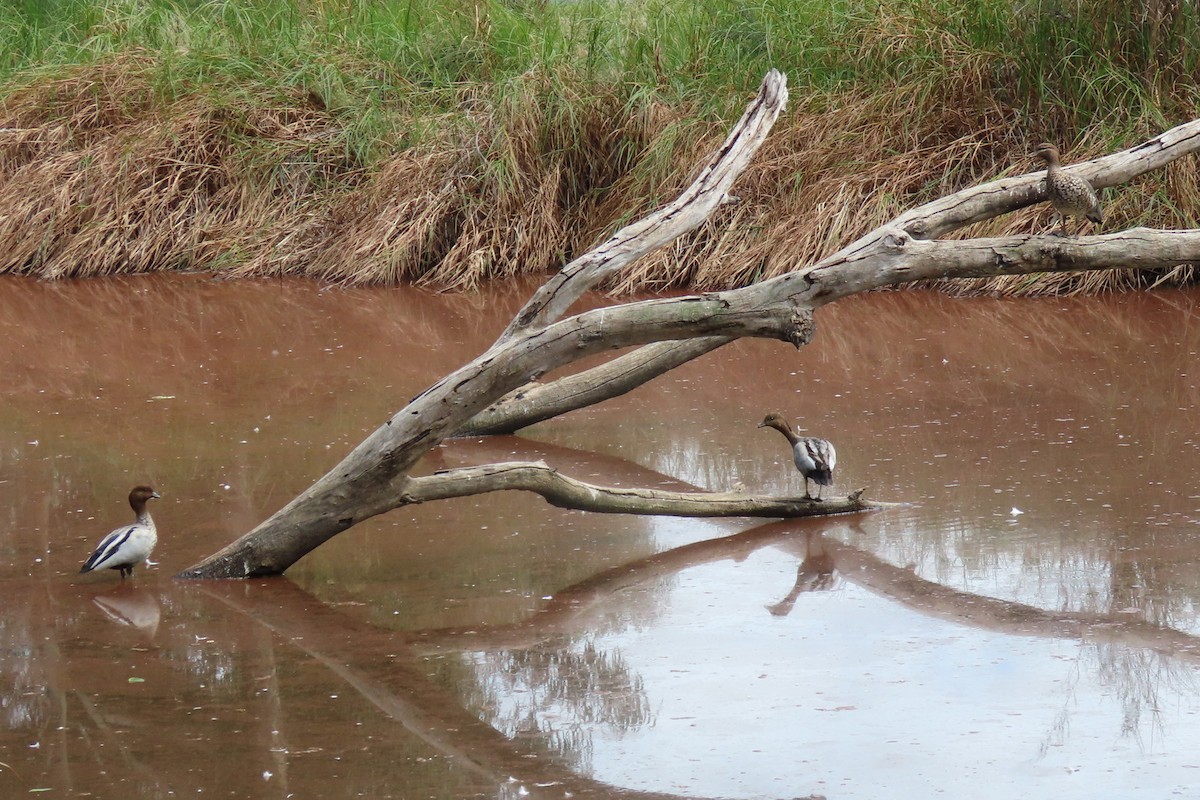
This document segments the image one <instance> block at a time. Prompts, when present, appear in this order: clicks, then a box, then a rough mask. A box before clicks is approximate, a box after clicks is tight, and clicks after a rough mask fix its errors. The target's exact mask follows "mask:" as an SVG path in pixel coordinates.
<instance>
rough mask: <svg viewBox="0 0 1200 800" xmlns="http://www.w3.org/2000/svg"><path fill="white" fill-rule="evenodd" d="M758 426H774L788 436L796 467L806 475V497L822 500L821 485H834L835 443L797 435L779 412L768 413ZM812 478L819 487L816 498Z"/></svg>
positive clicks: (807, 498)
mask: <svg viewBox="0 0 1200 800" xmlns="http://www.w3.org/2000/svg"><path fill="white" fill-rule="evenodd" d="M758 427H760V428H774V429H775V430H777V431H779V432H780V433H782V434H783V435H784V436H786V437H787V440H788V442H789V443H790V444H791V445H792V461H794V462H795V463H796V469H798V470H800V474H801V475H803V476H804V498H805V499H806V500H820V499H821V489H820V487H822V486H831V485H833V468H834V467H835V466H837V451H835V450H834V449H833V445H832V444H830V443H829V442H828V441H827V440H825V439H818V438H816V437H813V436H799V435H797V434H796V432H795V431H793V430H792V426H791V425H790V424H788V421H787V420H786V419H784V418H783V415H782V414H780V413H778V412H772V413H770V414H767V416H766V417H764V418H763V421H762V422H760V423H758ZM810 480H811V481H812V482H814V483H815V484H817V487H818V488H817V496H816V497H815V498H814V497H813V496H812V495H811V494H809V492H808V482H809V481H810Z"/></svg>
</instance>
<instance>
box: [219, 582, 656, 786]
mask: <svg viewBox="0 0 1200 800" xmlns="http://www.w3.org/2000/svg"><path fill="white" fill-rule="evenodd" d="M202 591H203V592H204V593H205V594H207V595H210V596H212V597H214V598H216V599H218V600H220V601H222V602H224V603H226V604H228V605H229V606H231V607H233V608H235V609H237V610H238V611H240V612H242V613H243V614H245V615H246V618H247V619H248V620H252V621H253V622H254V623H256V624H258V625H262V626H264V627H265V628H267V629H268V630H270V631H272V632H273V633H275V634H276V635H278V636H279V637H280V638H281V639H282V640H283V641H285V642H287V643H288V644H289V645H291V646H293V647H296V648H298V649H299V650H301V651H302V652H304V653H306V654H307V655H308V656H309V657H310V658H312V659H313V660H314V661H316V662H317V663H320V664H322V665H323V666H325V667H326V668H327V669H329V670H330V671H331V672H333V673H334V674H335V675H337V676H338V677H339V678H341V679H342V680H344V681H345V682H346V684H347V685H348V686H349V687H351V688H352V689H354V690H355V691H356V692H358V694H359V695H360V696H361V697H362V698H363V699H364V700H366V701H367V702H368V703H370V704H371V705H373V706H375V708H377V709H379V711H381V712H382V713H383V714H385V715H386V716H388V717H390V718H391V719H394V720H395V721H397V722H399V723H400V724H401V725H403V726H404V728H405V729H406V730H408V731H410V732H411V733H412V734H414V735H415V736H417V737H419V738H420V739H421V740H423V741H424V742H426V743H427V744H429V745H430V746H432V747H434V748H435V749H437V750H438V751H440V752H442V753H444V754H445V755H446V756H448V757H449V758H450V759H452V760H453V761H454V763H455V764H457V765H458V766H459V767H460V768H462V769H463V770H465V771H466V772H467V773H468V774H471V775H474V776H476V777H480V778H483V779H484V780H487V781H490V782H493V783H494V784H495V785H496V786H497V794H498V796H509V795H512V796H517V795H519V796H521V797H528V798H534V800H537V798H560V797H576V798H604V799H605V800H609V799H611V800H674V798H677V797H678V796H677V795H671V794H661V793H656V792H639V791H633V790H623V789H620V788H616V787H612V786H608V785H606V784H603V783H600V782H597V781H593V780H590V779H588V778H581V777H579V776H578V775H575V774H574V773H572V772H571V771H570V770H569V769H567V768H566V767H564V766H562V765H561V764H559V763H557V762H556V761H555V760H554V759H548V758H531V757H530V756H531V754H530V753H529V752H528V751H527V750H526V749H522V743H521V742H520V741H519V740H518V741H513V740H510V739H508V738H506V737H505V736H504V735H502V734H501V733H500V732H498V731H497V730H496V729H494V728H492V727H490V726H489V725H486V724H484V723H483V722H481V721H480V720H479V719H478V718H477V717H476V716H474V715H472V714H470V713H468V712H467V711H465V710H464V709H463V708H462V704H461V703H460V702H459V700H458V698H457V697H456V696H455V695H454V694H452V693H450V692H448V691H445V690H443V689H441V688H440V687H438V686H437V685H436V684H435V683H434V682H433V681H431V680H430V678H429V675H428V667H427V665H425V664H422V663H420V659H419V658H417V657H416V654H415V653H414V652H413V651H412V650H411V649H410V648H408V647H406V646H405V644H404V641H403V638H404V637H403V635H401V634H397V633H395V632H392V631H386V630H381V629H378V628H375V627H372V626H370V625H367V624H365V623H362V622H358V621H357V620H354V619H352V618H350V617H347V616H345V615H343V614H341V613H339V612H337V611H334V610H333V609H330V608H328V607H326V606H325V605H323V604H322V603H321V602H320V601H318V600H316V599H315V598H314V597H312V596H311V595H308V594H307V593H305V592H304V591H302V590H301V589H299V588H297V587H296V586H295V585H294V584H292V583H290V582H288V581H286V580H274V581H263V582H259V583H253V584H246V585H240V584H239V585H224V584H219V583H212V584H208V585H206V586H204V587H203V589H202ZM511 776H517V777H516V778H515V779H514V778H513V777H511ZM513 780H516V781H517V783H516V784H512V783H511V782H512V781H513Z"/></svg>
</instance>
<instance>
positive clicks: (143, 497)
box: [129, 485, 162, 510]
mask: <svg viewBox="0 0 1200 800" xmlns="http://www.w3.org/2000/svg"><path fill="white" fill-rule="evenodd" d="M160 497H162V495H160V494H159V493H158V492H156V491H154V489H153V488H152V487H150V486H145V485H142V486H135V487H133V491H131V492H130V493H129V505H131V506H133V508H134V509H135V510H137V509H142V508H145V507H146V501H147V500H155V499H158V498H160Z"/></svg>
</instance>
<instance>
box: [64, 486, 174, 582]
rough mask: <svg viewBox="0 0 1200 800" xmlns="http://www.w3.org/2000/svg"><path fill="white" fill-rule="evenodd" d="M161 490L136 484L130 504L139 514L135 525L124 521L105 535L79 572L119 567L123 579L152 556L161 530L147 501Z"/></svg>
mask: <svg viewBox="0 0 1200 800" xmlns="http://www.w3.org/2000/svg"><path fill="white" fill-rule="evenodd" d="M159 496H160V495H159V493H158V492H156V491H154V489H152V488H151V487H149V486H135V487H133V491H131V492H130V493H129V506H130V507H131V508H132V509H133V513H134V514H136V515H137V519H136V520H134V522H133V524H132V525H122V526H121V527H120V528H117V529H116V530H115V531H113V532H112V533H110V534H108V535H107V536H105V537H104V538H103V539H102V540H101V541H100V544H99V546H97V547H96V550H95V552H93V553H92V554H91V555H90V556H88V560H87V561H85V562H83V567H82V568H81V569H80V570H79V572H80V573H84V572H91V571H92V570H94V569H116V570H120V571H121V579H122V580H124V579H125V576H126V575H132V574H133V567H134V565H135V564H138V563H139V562H141V561H145V560H146V559H147V558H148V557H149V556H150V551H151V550H153V549H154V545H156V544H157V543H158V531H157V530H155V528H154V520H153V519H151V518H150V512H149V511H147V510H146V503H147V501H149V500H153V499H155V498H157V497H159Z"/></svg>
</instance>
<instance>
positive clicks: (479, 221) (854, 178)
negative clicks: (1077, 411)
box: [0, 0, 1200, 291]
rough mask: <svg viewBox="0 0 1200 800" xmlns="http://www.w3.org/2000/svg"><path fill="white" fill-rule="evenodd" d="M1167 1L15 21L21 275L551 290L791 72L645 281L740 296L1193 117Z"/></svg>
mask: <svg viewBox="0 0 1200 800" xmlns="http://www.w3.org/2000/svg"><path fill="white" fill-rule="evenodd" d="M1145 2H1146V8H1143V7H1141V5H1140V4H1136V6H1135V5H1134V4H1121V3H1117V2H1107V1H1106V2H1100V3H1091V4H1082V3H1080V4H1077V3H1074V2H1067V1H1066V0H1064V1H1063V2H1057V3H1054V2H1047V3H1042V4H1040V5H1038V4H1021V5H1018V4H1013V3H1011V2H1008V0H985V1H984V2H978V3H970V4H963V3H956V2H941V1H940V0H907V1H905V0H884V2H882V3H880V2H878V0H874V1H873V2H868V0H820V2H816V1H815V0H811V1H808V2H806V1H805V0H800V1H799V2H797V0H765V1H764V0H760V2H756V3H753V4H750V3H740V2H735V0H689V1H688V2H684V0H633V2H627V3H622V4H619V3H613V2H593V0H581V1H580V2H572V3H538V2H535V1H534V0H529V1H528V2H521V0H508V1H507V2H497V1H496V0H492V1H491V2H489V1H488V0H475V2H474V3H473V4H470V3H465V2H462V0H459V1H458V2H446V1H445V0H427V2H423V3H416V2H405V1H404V0H401V2H396V0H361V1H360V2H350V0H327V1H325V2H321V1H320V0H309V1H308V2H304V1H303V0H270V1H268V0H254V1H252V0H227V2H198V1H196V2H187V1H186V0H173V1H172V0H108V1H107V2H81V1H80V0H40V1H39V2H26V3H15V4H6V5H4V6H3V7H2V8H0V129H2V130H0V176H2V178H3V180H2V181H0V272H17V273H26V274H33V275H40V276H46V277H64V276H75V275H92V274H106V273H113V272H121V271H144V270H165V269H187V270H197V269H203V270H214V271H218V272H220V273H222V274H232V275H253V274H257V275H274V274H283V273H290V274H305V275H311V276H314V277H319V278H323V279H329V280H337V281H350V282H361V283H393V282H397V281H417V282H422V283H428V284H430V285H437V286H450V287H464V286H472V285H475V284H477V283H479V282H481V281H484V280H488V279H491V278H495V277H503V276H506V275H511V274H514V273H517V272H528V271H545V270H550V269H554V268H555V267H557V266H558V265H560V264H561V263H562V261H563V260H564V259H566V258H569V257H570V256H571V255H573V254H575V253H578V252H580V251H581V250H582V249H585V248H587V247H588V246H589V245H591V244H593V243H594V242H595V241H596V240H597V239H598V238H599V237H600V236H602V235H603V234H604V233H605V232H607V231H610V230H612V229H613V228H614V227H615V226H617V225H619V224H621V223H622V222H623V221H627V220H628V219H629V218H630V217H631V216H633V215H635V214H638V213H641V212H643V211H645V210H647V209H649V208H652V207H654V206H655V205H656V204H658V203H660V202H662V201H663V200H664V199H666V198H669V197H670V196H671V195H672V193H673V192H674V191H675V190H677V189H678V188H679V187H681V186H682V185H684V184H686V183H687V181H688V180H689V176H690V173H691V171H692V168H693V167H694V166H695V165H696V163H697V162H698V161H699V159H700V158H701V157H702V155H703V154H704V153H705V152H706V151H707V150H709V149H710V148H712V147H713V146H714V145H715V144H716V143H717V142H719V140H720V139H721V138H722V137H723V136H724V134H725V132H726V130H727V127H728V125H729V123H730V122H731V121H732V120H734V119H736V117H737V116H738V114H739V113H740V112H741V109H742V107H743V106H744V104H745V102H746V100H747V99H748V97H749V95H750V94H751V93H752V92H753V90H754V89H755V88H756V87H757V85H758V82H759V80H760V79H761V77H762V75H763V74H764V73H765V72H766V70H767V69H769V68H771V67H778V68H780V69H782V70H784V71H785V72H787V73H788V75H789V79H790V85H791V91H792V103H791V108H790V110H789V112H788V113H787V114H786V115H785V117H784V118H782V119H781V121H780V123H779V125H778V126H777V127H776V132H775V133H774V135H773V137H772V139H771V141H770V142H769V143H768V145H767V147H766V148H765V149H764V150H763V151H762V153H761V154H760V157H759V159H758V161H757V162H756V163H755V164H754V165H753V166H752V168H751V169H750V170H749V171H748V173H747V174H746V175H745V176H744V178H743V179H742V181H741V182H740V184H739V186H738V189H737V191H738V194H739V195H740V196H741V197H742V198H743V199H744V200H745V202H743V203H742V204H739V205H738V206H735V207H732V208H730V209H729V210H726V211H723V212H721V214H720V215H719V216H718V218H716V219H714V221H713V224H712V226H711V227H710V228H709V229H706V230H704V231H702V232H701V233H699V234H697V235H695V236H693V237H691V238H689V239H688V240H687V241H684V242H681V243H679V244H677V245H676V246H675V247H674V248H671V249H670V250H669V251H668V252H664V253H661V254H659V255H658V256H657V257H654V258H652V259H647V260H646V262H645V263H643V264H641V265H640V267H639V269H638V270H637V272H636V273H635V274H631V275H630V276H628V278H627V282H626V284H625V285H626V286H627V287H630V288H633V287H639V288H640V287H648V288H660V287H665V286H678V285H693V286H696V287H700V288H713V287H724V286H732V285H737V284H742V283H745V282H748V281H751V280H754V279H755V278H758V277H761V276H764V275H770V274H777V273H779V272H782V271H786V270H787V269H790V268H793V267H794V266H795V265H797V264H802V263H805V262H807V261H810V260H812V259H814V258H816V257H819V256H820V255H821V254H824V253H827V252H829V251H830V250H832V249H835V248H836V247H837V246H839V245H840V244H843V243H845V242H846V241H848V240H850V239H851V238H852V237H854V236H855V235H857V234H859V233H861V232H863V231H865V230H867V229H870V228H872V227H875V226H876V225H878V224H880V223H882V222H884V221H886V220H887V219H888V218H890V217H892V216H894V215H895V214H897V213H899V212H900V211H902V210H903V209H905V208H907V207H909V206H911V205H914V204H916V203H920V202H923V201H926V200H929V199H932V198H933V197H936V196H938V195H941V194H944V193H946V192H948V191H953V190H955V189H957V188H961V187H963V186H967V185H970V184H972V183H976V182H979V181H981V180H986V179H989V178H991V177H994V176H996V175H998V174H1003V173H1006V172H1008V173H1015V172H1024V171H1027V170H1029V169H1031V168H1033V166H1034V165H1033V163H1032V162H1031V160H1030V159H1029V158H1028V149H1029V144H1030V143H1031V142H1034V141H1038V140H1041V139H1050V140H1053V141H1058V142H1060V143H1061V144H1062V146H1063V148H1064V150H1065V151H1066V152H1067V153H1068V154H1069V158H1071V159H1078V158H1083V157H1087V156H1090V155H1093V154H1097V153H1100V152H1104V151H1106V150H1109V149H1112V148H1115V147H1120V146H1127V145H1129V144H1132V143H1135V142H1137V141H1139V140H1141V139H1143V138H1146V137H1147V136H1150V135H1152V134H1154V133H1156V132H1158V131H1160V130H1161V129H1163V128H1165V127H1168V126H1170V125H1172V124H1176V123H1178V122H1180V121H1182V120H1184V119H1189V118H1192V117H1194V116H1197V114H1198V109H1197V107H1198V105H1200V101H1198V97H1200V92H1198V90H1197V86H1198V79H1200V54H1198V53H1197V50H1196V48H1190V47H1187V46H1185V44H1186V43H1187V42H1189V41H1192V40H1194V39H1195V37H1196V35H1197V33H1198V28H1200V25H1198V23H1200V18H1198V15H1197V12H1196V10H1195V8H1194V6H1192V5H1191V4H1182V5H1181V6H1180V8H1179V9H1178V10H1177V11H1176V12H1175V15H1174V16H1163V14H1162V13H1161V12H1158V11H1155V10H1154V9H1157V8H1158V5H1159V4H1158V3H1156V2H1154V0H1145ZM1151 7H1152V8H1151ZM1147 8H1149V9H1150V13H1148V12H1147ZM1198 197H1200V191H1198V189H1197V179H1196V174H1195V168H1194V166H1193V165H1192V164H1191V163H1187V164H1178V165H1174V166H1173V167H1172V168H1170V169H1168V170H1165V171H1164V172H1162V173H1160V174H1158V175H1155V176H1152V177H1150V178H1148V179H1145V180H1143V181H1140V182H1139V183H1138V184H1137V185H1135V186H1132V187H1126V188H1123V189H1122V190H1121V191H1119V192H1110V193H1109V195H1108V197H1107V198H1106V200H1107V205H1108V209H1109V211H1108V216H1109V218H1110V219H1111V225H1112V227H1114V228H1115V227H1125V226H1128V225H1133V224H1146V225H1156V226H1179V227H1196V226H1197V222H1196V216H1197V214H1200V211H1198V209H1200V201H1198ZM1047 221H1048V215H1047V213H1046V209H1044V208H1042V209H1032V210H1029V211H1027V212H1024V213H1021V214H1015V215H1012V216H1010V217H1008V218H1005V219H1003V220H998V221H996V222H995V223H993V224H991V225H989V226H987V228H986V229H976V230H974V231H969V232H968V233H975V234H977V233H980V232H981V231H983V230H986V231H988V232H1002V231H1028V230H1030V229H1031V226H1038V225H1044V224H1046V222H1047ZM1163 277H1164V276H1162V275H1157V274H1156V275H1150V276H1142V277H1141V278H1140V280H1141V281H1142V282H1143V283H1145V282H1146V281H1157V280H1160V279H1162V278H1163ZM1184 277H1187V276H1185V275H1183V274H1182V273H1181V274H1180V275H1175V276H1170V277H1169V278H1168V280H1174V279H1175V278H1184ZM1110 279H1111V278H1110V276H1091V277H1089V278H1086V279H1074V278H1064V277H1062V276H1058V277H1055V278H1052V279H1029V278H1022V279H1019V282H1014V281H1015V279H1009V282H1000V283H992V284H989V285H988V286H987V288H989V289H992V290H1000V291H1057V290H1063V289H1069V288H1073V287H1077V286H1080V285H1087V286H1090V287H1092V288H1096V287H1097V286H1099V285H1109V284H1108V283H1106V282H1107V281H1109V280H1110Z"/></svg>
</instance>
